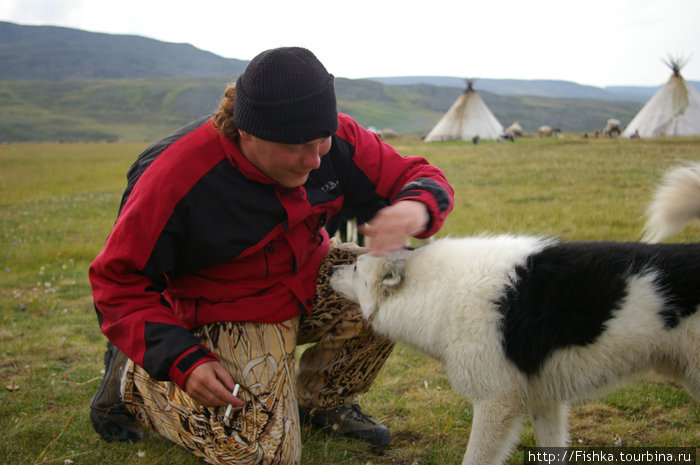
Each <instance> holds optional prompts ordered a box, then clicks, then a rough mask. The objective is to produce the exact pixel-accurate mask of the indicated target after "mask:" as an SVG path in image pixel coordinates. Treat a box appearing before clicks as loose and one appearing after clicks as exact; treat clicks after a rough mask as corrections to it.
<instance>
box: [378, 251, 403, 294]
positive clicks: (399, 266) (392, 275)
mask: <svg viewBox="0 0 700 465" xmlns="http://www.w3.org/2000/svg"><path fill="white" fill-rule="evenodd" d="M402 282H403V261H402V260H396V259H393V260H392V259H390V260H386V261H385V262H384V263H382V268H381V271H380V276H379V289H380V290H381V291H382V293H383V294H388V293H389V292H390V291H391V290H393V289H395V288H396V287H398V286H399V285H400V284H401V283H402Z"/></svg>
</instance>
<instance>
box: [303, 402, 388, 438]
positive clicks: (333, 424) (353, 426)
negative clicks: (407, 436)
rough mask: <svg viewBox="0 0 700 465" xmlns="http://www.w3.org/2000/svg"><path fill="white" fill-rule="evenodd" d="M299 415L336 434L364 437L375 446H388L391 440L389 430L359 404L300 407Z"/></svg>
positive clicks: (307, 421) (305, 420)
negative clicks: (327, 408)
mask: <svg viewBox="0 0 700 465" xmlns="http://www.w3.org/2000/svg"><path fill="white" fill-rule="evenodd" d="M299 416H300V417H301V421H302V422H306V423H312V424H314V425H316V426H319V427H321V428H323V430H324V431H326V432H327V433H328V434H331V435H334V436H348V437H351V438H355V439H362V440H363V441H367V442H369V443H370V444H373V445H375V446H386V445H387V444H389V442H390V441H391V433H390V432H389V430H388V429H387V428H386V427H385V426H384V425H381V424H379V423H377V422H376V421H374V420H372V419H371V418H370V417H369V416H367V415H365V414H364V413H363V412H362V410H361V409H360V406H359V405H357V404H352V405H344V406H342V407H338V408H334V409H330V410H317V409H309V408H307V407H299Z"/></svg>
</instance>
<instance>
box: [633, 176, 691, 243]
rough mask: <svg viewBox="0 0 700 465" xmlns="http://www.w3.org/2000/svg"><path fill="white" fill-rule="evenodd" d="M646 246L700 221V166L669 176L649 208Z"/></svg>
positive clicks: (657, 191) (645, 227)
mask: <svg viewBox="0 0 700 465" xmlns="http://www.w3.org/2000/svg"><path fill="white" fill-rule="evenodd" d="M646 213H647V222H646V225H645V226H644V236H643V238H642V241H644V242H651V243H654V242H660V241H662V240H664V239H665V238H667V237H669V236H670V235H672V234H674V233H675V232H677V231H680V230H681V229H682V228H683V227H684V226H685V225H686V224H688V223H689V222H690V221H692V220H693V219H695V218H700V163H693V164H690V165H686V166H679V167H676V168H673V169H671V170H669V171H667V172H666V174H665V175H664V178H663V181H662V182H661V184H660V185H659V187H658V188H657V190H656V194H655V195H654V200H653V201H652V202H651V204H649V207H648V208H647V212H646Z"/></svg>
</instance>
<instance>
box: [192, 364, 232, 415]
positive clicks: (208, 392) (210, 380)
mask: <svg viewBox="0 0 700 465" xmlns="http://www.w3.org/2000/svg"><path fill="white" fill-rule="evenodd" d="M234 385H235V383H234V381H233V378H231V375H229V374H228V372H227V371H226V370H225V369H224V367H223V366H222V365H221V363H219V362H207V363H202V364H201V365H199V366H198V367H197V368H195V369H194V370H193V371H192V373H190V376H189V377H188V378H187V381H185V392H187V394H189V395H190V396H192V397H193V398H194V400H196V401H197V402H199V403H200V404H202V405H204V406H205V407H217V406H218V407H224V406H226V405H228V404H232V405H233V406H234V407H242V406H243V405H244V403H243V401H242V400H240V399H239V398H237V397H233V394H231V391H233V387H234Z"/></svg>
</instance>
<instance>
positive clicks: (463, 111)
mask: <svg viewBox="0 0 700 465" xmlns="http://www.w3.org/2000/svg"><path fill="white" fill-rule="evenodd" d="M502 134H503V126H501V123H499V122H498V120H497V119H496V117H495V116H493V113H491V110H489V108H488V107H487V106H486V104H485V103H484V101H483V100H482V99H481V97H479V94H477V93H476V92H475V91H474V89H473V87H472V81H467V89H466V90H465V91H464V92H462V94H461V95H460V96H459V98H458V99H457V100H456V101H455V103H453V104H452V106H451V107H450V109H449V110H447V113H445V115H444V116H443V117H442V118H441V119H440V121H438V123H437V124H436V125H435V127H434V128H433V129H432V130H431V131H430V132H429V133H428V135H427V136H425V139H424V140H425V141H426V142H435V141H443V140H472V139H474V138H475V137H477V136H478V137H479V139H497V138H498V137H499V136H501V135H502Z"/></svg>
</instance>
